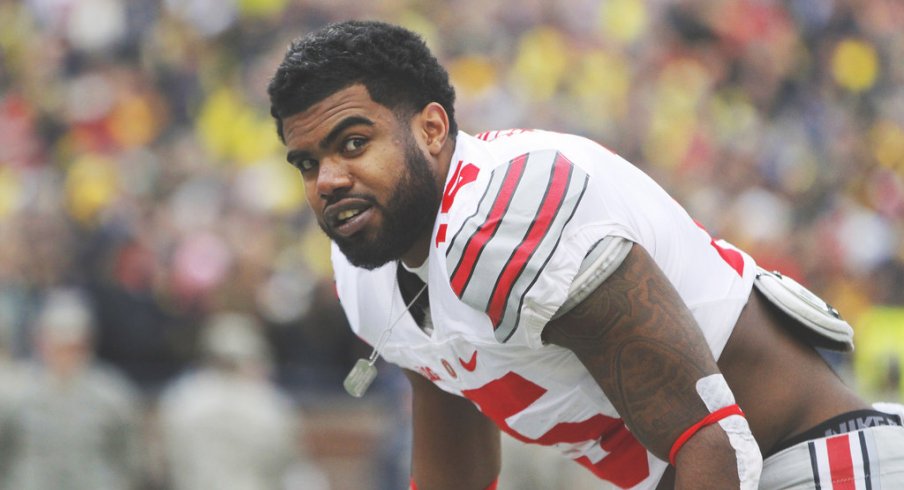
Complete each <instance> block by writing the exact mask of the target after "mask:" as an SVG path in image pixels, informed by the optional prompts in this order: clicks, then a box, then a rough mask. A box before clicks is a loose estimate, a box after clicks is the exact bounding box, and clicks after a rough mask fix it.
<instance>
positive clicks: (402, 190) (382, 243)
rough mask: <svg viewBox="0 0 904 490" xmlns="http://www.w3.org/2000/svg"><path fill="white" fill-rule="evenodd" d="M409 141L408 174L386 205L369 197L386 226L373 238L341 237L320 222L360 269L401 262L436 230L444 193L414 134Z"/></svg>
mask: <svg viewBox="0 0 904 490" xmlns="http://www.w3.org/2000/svg"><path fill="white" fill-rule="evenodd" d="M405 139H406V141H405V155H404V156H405V173H404V174H403V175H402V176H401V178H399V180H398V183H397V184H396V187H395V189H394V190H393V193H392V195H391V196H390V198H389V200H388V201H387V202H386V205H385V206H383V205H380V204H379V203H378V202H376V200H375V199H373V198H368V200H370V201H371V204H372V205H373V207H374V208H376V209H378V210H379V211H380V212H381V214H382V216H383V226H382V227H381V228H379V229H378V230H377V231H376V234H375V236H373V238H371V239H367V238H366V237H364V236H361V235H364V233H363V232H362V233H357V234H356V235H355V236H353V237H343V236H338V235H336V234H334V233H331V232H330V229H329V228H328V227H327V226H326V225H325V224H324V223H323V220H322V219H321V220H318V222H319V223H320V228H321V229H323V231H324V233H326V234H327V236H329V237H330V239H331V240H333V242H335V243H336V245H338V246H339V250H341V251H342V253H343V254H344V255H345V257H346V258H347V259H348V261H349V262H351V263H352V265H354V266H356V267H362V268H365V269H369V270H370V269H376V268H377V267H380V266H382V265H384V264H386V263H387V262H389V261H392V260H398V259H399V258H401V256H402V255H403V254H404V253H405V252H407V251H408V250H409V249H410V248H411V247H412V246H414V244H415V242H417V241H418V240H419V239H421V238H423V236H424V234H425V233H431V232H432V231H433V223H434V221H435V219H436V212H437V210H439V205H440V201H441V199H442V192H441V191H440V186H439V185H438V184H437V182H436V176H435V175H434V173H433V169H432V166H431V165H430V162H429V161H428V160H427V158H426V157H425V156H424V154H423V152H422V151H421V149H420V148H419V147H418V146H417V143H415V141H414V139H413V138H412V137H411V135H408V134H406V138H405Z"/></svg>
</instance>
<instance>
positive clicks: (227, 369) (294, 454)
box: [160, 313, 329, 490]
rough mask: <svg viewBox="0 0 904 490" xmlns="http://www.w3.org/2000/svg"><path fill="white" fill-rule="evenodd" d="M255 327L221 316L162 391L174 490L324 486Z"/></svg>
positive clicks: (248, 320)
mask: <svg viewBox="0 0 904 490" xmlns="http://www.w3.org/2000/svg"><path fill="white" fill-rule="evenodd" d="M260 328H261V327H260V325H258V324H257V323H256V322H255V321H254V320H253V319H252V318H250V317H248V316H245V315H240V314H237V313H221V314H218V315H216V316H215V317H214V318H212V319H211V320H210V323H209V324H208V325H207V326H206V327H205V328H204V330H203V331H202V334H201V345H200V347H201V351H202V354H201V356H202V362H201V365H200V366H199V367H198V368H197V369H196V370H194V371H193V372H190V373H189V374H186V375H185V376H184V377H182V378H181V379H179V380H177V381H176V382H175V383H174V384H173V385H172V386H171V387H169V388H167V390H166V391H165V392H164V394H163V395H162V398H161V402H160V423H161V427H162V429H163V433H162V435H163V448H164V453H165V460H166V466H167V468H168V471H167V473H168V475H169V480H170V481H171V483H172V488H173V489H174V490H195V489H199V488H216V489H222V490H275V489H287V490H288V489H310V490H326V489H327V488H329V486H328V482H327V480H326V477H325V475H324V474H323V473H322V472H321V471H320V470H319V469H318V468H317V466H316V465H315V464H313V463H312V462H310V461H309V460H308V459H307V458H306V457H305V453H304V441H303V432H301V429H302V428H303V427H299V425H300V424H299V422H300V418H299V417H298V415H297V414H296V411H295V410H293V407H292V405H291V403H290V402H289V400H288V399H287V398H286V397H285V396H284V395H283V394H282V393H281V392H280V391H278V390H277V389H276V388H275V387H274V386H273V385H272V384H271V383H270V382H269V380H268V378H267V376H268V374H269V362H270V353H269V349H268V348H267V346H266V344H265V343H264V339H263V337H262V336H261V334H260V331H259V330H260Z"/></svg>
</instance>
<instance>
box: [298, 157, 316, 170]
mask: <svg viewBox="0 0 904 490" xmlns="http://www.w3.org/2000/svg"><path fill="white" fill-rule="evenodd" d="M295 167H297V168H298V170H301V171H302V172H308V171H311V170H314V169H315V168H317V160H314V159H313V158H305V159H303V160H298V161H297V162H295Z"/></svg>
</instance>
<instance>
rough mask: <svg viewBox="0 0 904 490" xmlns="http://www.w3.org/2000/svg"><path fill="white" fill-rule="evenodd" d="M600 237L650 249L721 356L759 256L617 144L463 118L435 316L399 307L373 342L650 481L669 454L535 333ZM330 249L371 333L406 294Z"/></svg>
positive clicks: (491, 408)
mask: <svg viewBox="0 0 904 490" xmlns="http://www.w3.org/2000/svg"><path fill="white" fill-rule="evenodd" d="M606 236H619V237H623V238H626V239H628V240H631V241H633V242H635V243H637V244H639V245H640V246H642V247H644V249H646V251H647V252H648V253H649V254H650V256H651V257H652V258H653V259H654V260H655V262H656V263H657V264H658V266H659V267H660V268H661V269H662V270H663V272H664V273H665V275H666V276H667V277H668V278H669V280H670V281H671V282H672V284H673V285H674V286H675V288H676V289H677V291H678V293H679V294H680V295H681V297H682V299H683V300H684V302H685V303H686V304H687V306H688V307H689V308H690V310H691V312H692V313H693V314H694V317H695V318H696V320H697V322H698V323H699V325H700V328H701V329H702V330H703V333H704V335H705V337H706V340H707V342H708V344H709V347H710V348H711V349H712V351H713V354H714V355H715V357H717V358H718V356H719V354H720V353H721V352H722V349H723V348H724V346H725V343H726V342H727V341H728V337H729V335H730V334H731V331H732V329H733V328H734V324H735V322H736V321H737V318H738V316H739V315H740V312H741V309H742V307H743V306H744V304H745V303H746V302H747V299H748V297H749V295H750V290H751V287H752V284H753V277H754V272H755V264H754V262H753V260H752V259H751V258H750V257H749V256H748V255H746V254H744V253H743V252H741V251H739V250H737V249H735V248H733V247H731V246H730V245H728V244H726V243H724V242H721V241H715V240H713V238H712V237H710V236H709V234H708V233H707V232H706V231H705V230H703V229H702V228H701V227H700V226H698V225H697V224H696V223H695V222H694V220H693V219H692V218H691V217H690V216H688V214H687V213H686V212H685V211H684V209H683V208H682V207H681V206H680V205H679V204H678V203H676V202H675V201H674V200H673V199H672V198H671V197H670V196H669V195H668V194H667V193H666V192H665V191H664V190H663V189H662V188H660V187H659V186H658V185H657V184H656V183H655V182H653V181H652V180H651V179H650V178H649V177H648V176H646V175H645V174H644V173H643V172H641V171H640V170H638V169H637V168H636V167H634V166H633V165H631V164H630V163H628V162H627V161H625V160H624V159H622V158H621V157H619V156H618V155H616V154H614V153H612V152H611V151H609V150H607V149H606V148H604V147H602V146H600V145H598V144H597V143H594V142H592V141H590V140H587V139H585V138H581V137H578V136H572V135H564V134H558V133H552V132H545V131H532V130H509V131H493V132H489V133H482V134H480V135H477V136H476V137H475V136H470V135H468V134H465V133H459V135H458V139H457V143H456V148H455V152H454V155H453V157H452V162H451V164H450V168H449V175H448V177H447V179H446V186H445V191H444V195H443V202H442V206H441V209H440V212H439V214H438V216H437V219H436V222H435V224H434V228H433V240H432V246H431V250H430V254H429V258H428V259H427V260H428V268H427V271H428V277H427V285H428V288H427V293H426V294H428V297H429V304H430V309H429V313H430V319H431V320H432V326H433V330H432V332H431V333H430V334H429V335H428V334H427V333H425V331H424V330H422V329H421V328H420V327H418V325H417V324H416V323H415V321H414V320H413V319H412V318H411V317H410V316H409V315H407V314H404V315H402V318H401V320H400V321H399V323H398V324H396V326H395V327H394V328H393V329H392V331H391V333H390V334H389V335H388V339H387V340H386V343H385V345H384V346H383V348H382V349H381V352H380V353H381V355H382V356H383V358H384V359H386V360H387V361H389V362H392V363H395V364H397V365H399V366H401V367H403V368H406V369H410V370H413V371H417V372H420V373H421V374H422V375H424V376H425V377H427V378H428V379H430V380H431V381H433V382H434V383H435V384H436V385H437V386H438V387H440V388H441V389H443V390H445V391H447V392H449V393H453V394H455V395H460V396H464V397H466V398H468V399H470V400H472V401H473V402H474V404H475V405H476V406H477V407H478V408H479V409H480V410H481V411H482V412H483V413H484V414H486V415H487V416H488V417H489V418H490V419H492V420H493V421H495V422H496V424H498V425H499V427H500V428H501V429H502V430H504V431H505V432H507V433H508V434H510V435H512V436H514V437H515V438H517V439H519V440H521V441H524V442H530V443H538V444H544V445H555V446H556V447H558V448H559V449H561V450H562V451H563V452H564V453H565V455H566V456H568V457H570V458H572V459H574V460H575V461H577V462H578V463H580V464H582V465H584V466H586V467H587V468H588V469H590V471H592V472H593V473H594V474H596V475H597V476H598V477H599V478H601V479H604V480H607V481H609V482H612V483H613V484H615V485H617V486H619V487H621V488H633V489H646V488H655V486H656V483H657V482H658V481H659V479H660V477H661V476H662V472H663V471H664V470H665V468H666V466H667V463H666V462H664V461H662V460H660V459H658V458H656V457H655V456H653V455H652V454H651V453H649V452H648V451H647V450H646V449H644V447H643V446H641V444H640V443H639V442H638V441H637V440H636V439H635V438H634V437H633V436H632V435H631V433H630V431H628V429H627V428H626V427H625V425H624V423H623V422H622V420H621V419H620V417H619V415H618V413H617V412H616V411H615V408H614V407H613V406H612V404H611V402H610V401H609V400H608V399H607V397H606V395H605V394H604V393H603V391H602V390H601V389H600V387H599V386H598V385H597V383H596V382H595V381H594V380H593V378H592V377H591V376H590V374H589V373H588V372H587V370H586V369H585V368H584V367H583V365H582V364H581V363H580V362H579V361H578V359H577V358H576V357H575V355H574V354H572V353H571V352H570V351H568V350H566V349H564V348H561V347H558V346H553V345H545V344H544V343H543V342H542V340H541V337H540V335H541V333H542V330H543V327H544V326H545V325H546V323H547V322H548V321H549V319H550V318H551V317H552V316H553V314H554V313H555V312H556V310H557V309H558V308H559V306H560V305H561V304H562V303H563V302H564V301H565V298H566V295H567V292H568V288H569V285H570V284H571V281H572V279H573V278H574V277H575V275H576V273H577V271H578V268H579V266H580V264H581V261H582V259H583V258H584V257H585V256H586V254H587V252H588V251H589V250H590V249H591V248H592V247H593V246H594V245H595V244H596V243H597V242H599V241H600V240H601V239H602V238H604V237H606ZM332 259H333V264H334V269H335V274H336V282H337V289H338V292H339V298H340V301H341V302H342V305H343V308H344V309H345V312H346V315H347V316H348V320H349V322H350V324H351V326H352V328H353V329H354V331H355V333H357V334H358V335H359V336H360V337H361V338H363V339H364V340H365V341H367V342H368V343H370V344H371V345H377V343H378V341H379V339H380V337H381V336H382V335H383V334H384V332H385V331H386V330H387V327H388V326H389V324H390V323H391V320H394V319H395V318H396V317H398V316H399V315H401V314H402V312H403V311H404V309H405V304H404V302H403V300H402V297H401V295H400V293H399V287H398V284H397V280H396V268H397V263H395V262H393V263H390V264H387V265H385V266H383V267H381V268H378V269H375V270H372V271H367V270H364V269H359V268H356V267H353V266H351V265H350V264H349V263H348V262H347V260H346V259H345V257H344V256H343V255H342V253H341V252H340V251H339V250H338V248H337V247H335V246H334V247H333V253H332Z"/></svg>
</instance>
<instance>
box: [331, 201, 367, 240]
mask: <svg viewBox="0 0 904 490" xmlns="http://www.w3.org/2000/svg"><path fill="white" fill-rule="evenodd" d="M372 214H373V205H372V204H371V203H369V202H366V201H359V200H355V201H351V202H343V203H340V204H335V205H333V206H330V207H328V208H327V210H326V212H325V213H324V218H325V221H326V223H327V224H328V225H329V228H330V229H331V230H332V231H333V232H334V233H335V234H337V235H339V236H344V237H348V236H351V235H354V234H355V233H357V232H359V231H361V229H363V228H364V226H365V225H366V224H367V222H368V221H369V219H370V217H371V215H372Z"/></svg>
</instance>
